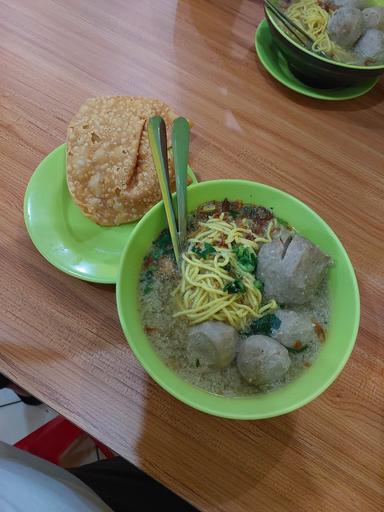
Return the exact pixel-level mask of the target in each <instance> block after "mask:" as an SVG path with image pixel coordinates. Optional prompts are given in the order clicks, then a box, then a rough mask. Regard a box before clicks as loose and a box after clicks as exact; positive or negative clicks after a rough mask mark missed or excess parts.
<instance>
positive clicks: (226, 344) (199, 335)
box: [187, 320, 239, 368]
mask: <svg viewBox="0 0 384 512" xmlns="http://www.w3.org/2000/svg"><path fill="white" fill-rule="evenodd" d="M238 343H239V335H238V334H237V331H236V330H235V329H234V328H233V327H232V326H230V325H227V324H225V323H224V322H218V321H215V320H209V321H207V322H203V323H201V324H198V325H195V326H193V327H191V328H190V330H189V332H188V341H187V356H188V360H189V362H190V364H192V365H196V366H202V367H205V368H225V367H227V366H229V365H230V364H231V362H232V361H233V360H234V359H235V356H236V350H237V346H238Z"/></svg>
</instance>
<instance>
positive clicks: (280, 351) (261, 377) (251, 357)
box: [237, 335, 291, 386]
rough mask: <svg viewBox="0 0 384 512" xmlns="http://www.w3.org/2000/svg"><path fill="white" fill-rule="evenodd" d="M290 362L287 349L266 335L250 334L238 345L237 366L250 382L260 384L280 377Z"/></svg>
mask: <svg viewBox="0 0 384 512" xmlns="http://www.w3.org/2000/svg"><path fill="white" fill-rule="evenodd" d="M290 364H291V360H290V358H289V354H288V351H287V349H286V348H285V347H283V345H280V343H278V342H277V341H276V340H274V339H272V338H269V337H268V336H263V335H256V336H250V337H249V338H247V339H246V340H244V341H243V342H242V343H241V345H240V350H239V355H238V356H237V368H238V370H239V373H240V375H241V376H242V377H243V379H245V380H246V381H247V382H248V383H250V384H255V385H256V386H260V385H262V384H268V383H271V382H273V381H275V380H278V379H280V378H281V377H283V375H285V374H286V373H287V371H288V368H289V366H290Z"/></svg>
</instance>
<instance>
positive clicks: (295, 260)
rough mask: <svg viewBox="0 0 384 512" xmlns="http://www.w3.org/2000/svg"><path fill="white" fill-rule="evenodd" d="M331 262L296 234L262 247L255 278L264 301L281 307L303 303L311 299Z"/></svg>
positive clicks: (316, 248) (315, 247)
mask: <svg viewBox="0 0 384 512" xmlns="http://www.w3.org/2000/svg"><path fill="white" fill-rule="evenodd" d="M330 263H331V259H330V258H329V256H327V255H326V254H324V253H323V252H322V251H321V250H320V249H319V248H318V247H317V246H316V245H314V244H313V243H312V242H310V241H309V240H307V239H306V238H303V237H302V236H299V235H295V236H293V237H289V238H288V239H286V240H285V241H284V240H280V239H275V240H273V241H272V242H270V243H267V244H264V245H263V246H262V247H261V249H260V252H259V255H258V266H257V277H258V279H260V280H261V281H262V282H263V283H264V296H265V298H266V299H275V300H277V302H279V303H280V304H305V303H306V302H308V301H309V300H311V298H312V297H313V295H314V293H315V292H316V290H317V288H318V286H319V284H320V283H321V281H322V280H323V279H324V277H325V275H326V272H327V269H328V267H329V265H330Z"/></svg>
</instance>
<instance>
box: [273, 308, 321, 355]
mask: <svg viewBox="0 0 384 512" xmlns="http://www.w3.org/2000/svg"><path fill="white" fill-rule="evenodd" d="M274 314H275V316H276V317H277V318H278V319H279V320H280V322H281V323H280V326H279V327H278V328H277V329H272V332H271V336H272V338H274V339H275V340H276V341H278V342H279V343H281V344H282V345H284V347H288V348H293V349H295V350H300V349H301V348H304V347H306V346H307V345H308V344H309V343H310V342H311V341H312V340H313V338H314V336H315V331H314V328H313V324H312V322H311V319H310V318H309V316H308V315H305V314H304V313H297V312H296V311H292V310H289V309H280V310H278V311H276V312H275V313H274Z"/></svg>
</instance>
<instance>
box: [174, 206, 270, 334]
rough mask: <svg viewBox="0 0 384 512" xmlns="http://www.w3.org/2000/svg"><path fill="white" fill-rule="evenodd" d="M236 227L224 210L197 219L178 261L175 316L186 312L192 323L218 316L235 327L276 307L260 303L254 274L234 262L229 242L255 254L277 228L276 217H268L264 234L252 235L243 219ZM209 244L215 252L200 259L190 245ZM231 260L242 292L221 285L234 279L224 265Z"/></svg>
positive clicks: (242, 325) (259, 294) (243, 325)
mask: <svg viewBox="0 0 384 512" xmlns="http://www.w3.org/2000/svg"><path fill="white" fill-rule="evenodd" d="M242 225H243V226H244V227H239V226H238V225H237V224H236V223H235V222H228V221H226V220H225V219H224V214H221V215H220V217H218V218H213V217H212V218H209V219H208V220H207V221H206V222H200V223H199V229H198V231H197V232H195V233H194V235H193V237H191V238H190V239H189V240H188V247H187V250H186V251H185V252H184V253H183V256H182V258H183V261H182V265H181V273H182V278H181V283H180V284H179V286H178V287H177V289H176V290H175V292H174V294H176V296H177V304H178V307H179V311H178V312H177V313H175V315H174V316H175V317H179V316H185V317H186V318H187V319H188V320H189V322H190V323H191V324H197V323H201V322H204V321H206V320H212V319H215V320H221V321H224V322H227V323H229V324H230V325H232V326H233V327H235V328H236V329H242V328H244V327H245V326H246V325H247V323H248V322H249V321H250V320H251V319H252V318H259V317H261V316H263V315H264V314H266V313H267V312H269V311H273V310H274V309H276V308H277V304H276V302H275V301H274V300H271V301H269V302H268V303H266V304H265V305H263V306H261V303H262V293H261V292H260V290H259V289H257V288H256V287H255V278H254V276H253V275H252V274H250V273H249V272H245V271H243V270H242V269H240V268H239V267H238V266H237V257H236V255H235V254H234V252H233V250H232V243H233V242H234V243H235V244H237V245H239V246H240V245H242V246H246V247H248V248H249V250H250V251H253V252H254V253H255V254H256V253H257V252H258V250H259V246H260V244H262V243H267V242H270V241H271V239H272V233H273V231H274V229H275V228H276V221H275V219H274V220H272V221H270V222H269V224H268V226H267V229H266V230H265V235H264V236H259V235H255V234H254V233H253V232H252V230H251V229H250V228H248V227H246V226H247V223H246V221H244V222H243V223H242ZM204 243H209V244H211V245H212V246H213V247H214V248H215V250H216V252H215V253H212V254H210V255H209V256H208V258H207V259H201V258H200V257H199V256H198V255H197V254H196V253H195V252H193V250H192V249H193V248H194V247H196V245H197V246H198V247H199V246H201V247H204ZM228 264H230V265H231V267H232V268H236V269H237V273H238V275H239V276H240V277H241V280H242V283H243V285H244V287H245V290H244V292H239V293H233V294H230V293H228V292H227V291H224V287H225V286H226V285H228V284H230V283H231V282H233V281H235V279H234V277H232V275H231V274H230V272H229V271H228V270H227V269H225V267H226V266H227V265H228Z"/></svg>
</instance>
